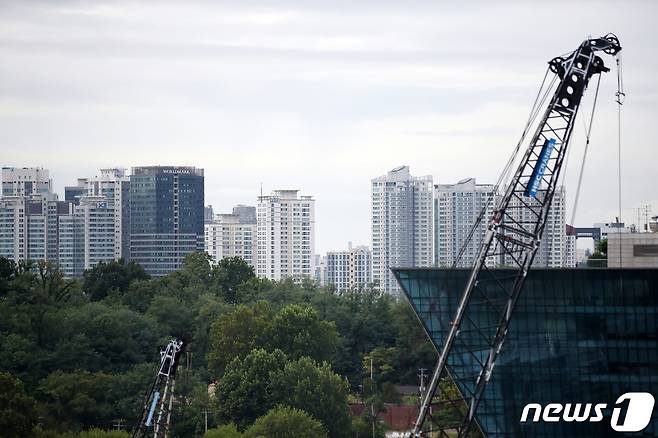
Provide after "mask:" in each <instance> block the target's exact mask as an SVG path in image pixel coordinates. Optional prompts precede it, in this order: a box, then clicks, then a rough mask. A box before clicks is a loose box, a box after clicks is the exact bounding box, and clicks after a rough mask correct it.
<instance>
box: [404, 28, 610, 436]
mask: <svg viewBox="0 0 658 438" xmlns="http://www.w3.org/2000/svg"><path fill="white" fill-rule="evenodd" d="M620 50H621V46H620V44H619V40H618V39H617V37H616V36H615V35H613V34H608V35H606V36H604V37H602V38H596V39H588V40H585V41H583V42H582V44H580V46H579V47H578V48H577V49H576V50H575V51H574V52H572V53H571V54H570V55H568V56H566V57H557V58H554V59H553V60H551V61H550V62H549V68H550V70H551V71H552V72H553V73H555V74H557V75H558V77H559V80H560V81H559V83H558V84H557V86H556V89H555V92H554V94H553V97H552V99H551V100H550V103H549V105H548V107H547V109H546V111H545V112H544V115H543V118H542V119H541V122H540V123H539V125H538V126H537V129H536V131H535V133H534V135H533V137H532V139H531V140H530V144H529V146H528V148H527V150H526V151H525V153H524V155H523V157H522V158H521V160H520V163H519V165H518V167H517V169H516V171H515V173H514V175H513V177H512V179H511V181H510V183H509V184H508V185H507V188H506V190H505V193H504V194H503V196H502V197H500V199H499V200H498V202H497V205H496V208H495V209H494V213H493V215H492V217H491V218H490V220H489V224H488V227H487V231H486V234H485V238H484V241H483V244H482V247H481V249H480V252H479V254H478V257H477V259H476V260H475V262H474V265H473V269H472V272H471V275H470V276H469V279H468V282H467V284H466V286H465V289H464V292H463V294H462V296H461V299H460V301H459V305H458V308H457V310H456V313H455V316H454V318H453V319H452V321H451V322H450V327H449V330H448V334H447V336H446V340H445V342H444V344H443V348H442V351H441V354H440V356H439V360H438V362H437V364H436V367H435V369H434V373H433V375H432V379H431V380H430V383H429V385H428V387H427V390H426V391H425V393H424V395H423V400H422V403H421V406H420V410H419V414H418V418H417V420H416V423H415V426H414V429H413V432H412V436H413V437H420V436H422V435H421V434H422V433H423V431H422V428H423V425H424V423H425V420H426V418H427V416H428V411H429V407H430V406H431V404H432V400H433V398H434V395H435V393H436V390H437V388H438V386H439V381H440V380H441V379H442V378H444V377H446V376H448V373H450V376H451V377H452V378H453V379H454V380H455V383H456V384H457V386H458V389H459V390H460V392H461V393H462V395H463V397H464V401H465V402H466V405H465V408H466V413H465V415H464V419H463V422H462V423H461V425H460V427H459V428H457V430H458V433H459V437H465V436H468V434H469V431H470V429H471V427H472V425H473V423H474V422H475V413H476V410H477V408H478V404H479V403H480V401H481V400H482V398H483V397H484V395H485V389H486V387H487V383H488V382H489V380H490V379H491V375H492V373H493V369H494V365H495V363H496V359H497V358H498V355H499V354H500V351H501V348H502V346H503V343H504V341H505V337H506V335H507V331H508V328H509V324H510V320H511V318H512V315H513V313H514V307H515V305H516V302H517V299H518V297H519V294H520V293H521V290H522V289H523V284H524V282H525V278H526V275H527V273H528V270H529V269H530V267H531V265H532V262H533V260H534V257H535V254H536V253H537V250H538V248H539V245H540V242H541V237H542V233H543V230H544V226H545V224H546V219H547V216H548V211H549V208H550V206H551V203H552V201H553V195H554V193H555V190H556V188H557V184H558V179H559V176H560V171H561V169H562V163H563V161H564V159H565V156H566V151H567V147H568V145H569V140H570V138H571V133H572V129H573V127H574V120H575V118H576V114H577V113H578V108H579V106H580V103H581V99H582V97H583V94H584V92H585V89H586V88H587V84H588V83H589V80H590V79H591V77H592V76H593V75H595V74H601V73H603V72H607V71H609V69H608V68H606V67H605V65H604V63H603V60H602V59H601V58H600V57H599V56H597V55H596V53H597V52H603V53H606V54H609V55H616V54H617V53H618V52H619V51H620ZM491 259H494V260H497V261H498V263H499V264H501V265H502V264H504V265H507V266H512V267H513V268H514V274H513V276H512V277H511V278H510V274H509V271H507V272H506V273H505V274H503V273H502V271H498V272H497V270H496V269H492V268H491V267H490V266H489V265H488V264H487V260H491ZM510 280H511V281H510ZM476 313H477V315H478V318H476V317H475V316H476Z"/></svg>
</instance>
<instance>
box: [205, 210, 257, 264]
mask: <svg viewBox="0 0 658 438" xmlns="http://www.w3.org/2000/svg"><path fill="white" fill-rule="evenodd" d="M252 208H253V207H252ZM204 228H205V230H204V239H205V248H206V252H207V253H208V254H210V256H211V257H212V259H213V260H214V261H215V262H218V261H220V260H221V259H223V258H224V257H240V258H242V259H244V261H246V262H247V263H248V264H249V266H251V267H252V268H254V270H255V269H256V244H257V239H256V223H255V222H254V221H250V220H245V219H244V218H243V217H241V216H240V215H239V214H218V215H215V218H214V219H213V220H212V221H210V222H206V223H205V225H204Z"/></svg>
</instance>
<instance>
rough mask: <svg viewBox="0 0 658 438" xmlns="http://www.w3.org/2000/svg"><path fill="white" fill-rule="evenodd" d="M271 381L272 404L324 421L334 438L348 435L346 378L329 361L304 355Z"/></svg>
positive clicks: (277, 373)
mask: <svg viewBox="0 0 658 438" xmlns="http://www.w3.org/2000/svg"><path fill="white" fill-rule="evenodd" d="M271 381H272V383H271V392H270V396H271V400H272V404H284V405H286V406H291V407H294V408H298V409H304V410H306V411H307V412H308V413H309V414H311V415H312V416H313V417H315V418H317V419H318V420H320V422H322V424H324V426H325V427H326V428H327V431H328V432H329V436H330V437H331V438H341V437H348V436H349V431H350V425H351V420H350V414H349V409H348V404H347V396H348V385H347V381H346V380H345V378H343V377H341V376H339V375H338V374H336V373H334V372H333V371H332V370H331V368H330V367H329V364H327V363H326V362H325V363H323V364H321V365H318V364H317V363H316V362H315V361H314V360H312V359H310V358H308V357H302V358H300V359H299V360H296V361H293V362H288V363H287V364H286V365H285V367H284V368H283V369H281V370H278V371H275V372H273V373H272V380H271Z"/></svg>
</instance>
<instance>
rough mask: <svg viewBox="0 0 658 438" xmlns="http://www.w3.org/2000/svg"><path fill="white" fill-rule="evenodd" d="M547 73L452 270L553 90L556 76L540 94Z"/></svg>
mask: <svg viewBox="0 0 658 438" xmlns="http://www.w3.org/2000/svg"><path fill="white" fill-rule="evenodd" d="M549 71H550V67H548V68H546V72H545V73H544V78H543V79H542V82H541V85H540V86H539V90H537V95H536V96H535V101H534V102H533V104H532V108H531V109H530V113H529V114H528V120H527V121H526V124H525V126H524V128H523V132H522V133H521V138H520V139H519V141H518V143H517V144H516V147H515V148H514V151H512V154H511V155H510V157H509V158H508V160H507V163H506V164H505V167H504V168H503V171H502V173H501V174H500V176H499V177H498V180H497V181H496V184H495V185H494V187H493V196H491V198H490V199H488V200H487V201H486V203H485V204H484V205H483V206H482V209H481V210H480V214H479V215H478V217H477V219H476V220H475V223H474V224H473V226H472V227H471V230H470V231H469V234H468V236H467V237H466V239H465V240H464V242H463V243H462V244H461V247H460V249H459V253H458V255H457V257H456V258H455V260H454V261H453V263H452V267H453V268H456V267H457V265H458V264H459V262H460V260H461V259H462V257H463V256H464V253H465V252H466V248H467V247H468V245H469V244H470V242H471V240H473V236H474V235H475V232H476V230H477V229H478V227H479V226H480V224H481V223H482V219H484V216H485V215H486V213H487V209H488V208H489V206H490V205H491V204H492V203H493V202H494V200H495V198H496V193H498V188H499V187H500V185H501V184H503V182H505V181H506V180H507V178H508V177H509V173H510V170H511V169H512V165H513V164H514V162H515V161H516V157H517V156H518V153H519V150H520V149H521V146H522V145H523V142H524V141H525V138H526V136H527V135H528V132H529V130H530V127H531V126H532V124H533V123H534V122H535V120H536V119H537V116H538V115H539V113H540V111H541V109H542V108H543V106H544V102H546V99H547V98H548V96H549V93H550V91H551V90H552V89H553V85H554V84H555V81H556V80H557V75H554V76H553V77H552V79H551V80H550V83H549V85H548V87H546V89H545V90H544V93H543V94H542V90H543V89H544V85H545V84H546V78H547V77H548V73H549Z"/></svg>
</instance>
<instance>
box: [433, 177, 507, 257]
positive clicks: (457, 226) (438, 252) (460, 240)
mask: <svg viewBox="0 0 658 438" xmlns="http://www.w3.org/2000/svg"><path fill="white" fill-rule="evenodd" d="M495 202H496V192H495V188H494V185H493V184H477V183H476V181H475V178H466V179H463V180H461V181H459V182H458V183H456V184H437V185H435V186H434V264H435V265H437V266H439V267H452V266H453V265H454V264H455V262H456V261H457V259H458V257H459V253H460V251H461V250H462V247H463V246H464V245H465V243H466V242H467V241H468V236H469V234H470V233H471V229H472V227H473V226H474V225H475V223H476V221H477V218H478V216H479V215H480V214H481V212H482V211H483V210H484V212H485V213H484V216H483V220H482V221H481V222H480V225H479V226H478V228H477V230H476V231H475V232H474V233H473V236H472V237H471V240H470V241H468V244H466V246H465V248H464V250H463V254H462V256H461V258H460V259H459V261H458V262H457V263H456V266H458V267H470V266H472V265H473V262H474V261H475V259H476V258H477V256H478V254H479V252H480V248H481V247H482V243H483V241H484V235H485V232H486V230H487V225H488V222H489V221H488V220H489V218H491V217H492V215H493V210H494V207H495ZM497 263H498V260H496V259H495V258H493V257H491V258H490V259H488V260H487V265H488V266H495V265H496V264H497Z"/></svg>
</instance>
